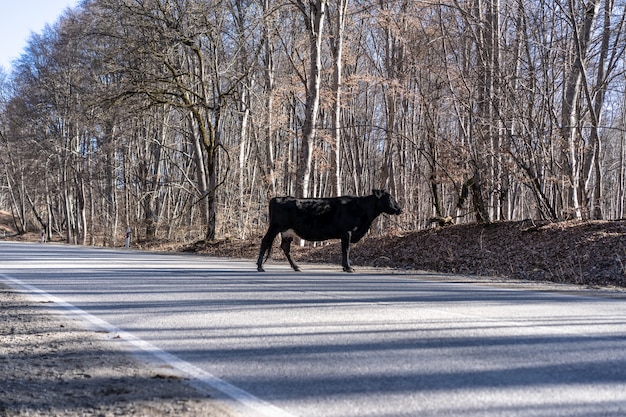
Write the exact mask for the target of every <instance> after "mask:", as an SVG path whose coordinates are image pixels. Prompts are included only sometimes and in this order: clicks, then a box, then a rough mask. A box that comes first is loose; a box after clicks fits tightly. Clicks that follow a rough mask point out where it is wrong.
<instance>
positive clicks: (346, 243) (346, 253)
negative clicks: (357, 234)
mask: <svg viewBox="0 0 626 417" xmlns="http://www.w3.org/2000/svg"><path fill="white" fill-rule="evenodd" d="M351 237H352V235H351V233H349V232H348V233H347V234H346V235H345V236H342V237H341V265H342V266H343V270H344V271H345V272H354V269H353V268H352V266H350V238H351Z"/></svg>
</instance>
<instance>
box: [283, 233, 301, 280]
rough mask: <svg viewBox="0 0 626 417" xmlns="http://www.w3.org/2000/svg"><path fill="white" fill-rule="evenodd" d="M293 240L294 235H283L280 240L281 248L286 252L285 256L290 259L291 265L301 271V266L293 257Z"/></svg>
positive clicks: (295, 269)
mask: <svg viewBox="0 0 626 417" xmlns="http://www.w3.org/2000/svg"><path fill="white" fill-rule="evenodd" d="M292 241H293V237H291V236H283V237H282V240H281V242H280V248H281V249H282V250H283V252H285V256H286V257H287V260H288V261H289V265H291V267H292V268H293V270H294V271H296V272H300V267H299V266H298V265H296V263H295V262H294V261H293V260H292V259H291V254H290V253H291V242H292Z"/></svg>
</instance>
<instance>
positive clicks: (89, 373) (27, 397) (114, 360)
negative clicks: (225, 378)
mask: <svg viewBox="0 0 626 417" xmlns="http://www.w3.org/2000/svg"><path fill="white" fill-rule="evenodd" d="M0 306H1V308H0V375H2V377H1V381H2V382H1V383H0V416H2V417H17V416H20V417H22V416H29V417H32V416H36V417H39V416H41V417H44V416H45V417H49V416H53V417H57V416H58V417H87V416H94V417H113V416H137V417H140V416H141V417H144V416H145V417H161V416H181V417H196V416H197V417H230V416H231V414H230V413H229V411H228V409H227V407H225V406H224V405H223V404H221V403H220V402H219V401H217V400H215V399H212V398H207V397H206V396H204V395H202V394H201V393H199V392H198V391H197V390H195V389H194V388H192V387H191V386H190V385H188V384H187V383H186V382H185V381H184V380H182V379H180V378H179V377H177V376H176V375H175V374H174V373H173V372H170V371H169V370H168V369H165V368H164V369H155V368H154V367H153V366H147V365H146V364H144V363H142V362H141V361H139V360H138V359H135V358H134V357H132V356H130V355H129V354H128V353H126V352H124V351H122V350H119V349H117V348H115V346H113V345H112V343H111V342H107V341H106V340H105V339H106V338H107V337H109V338H110V337H112V336H111V335H105V334H99V333H96V332H94V331H89V330H85V329H84V328H83V327H82V326H81V325H79V324H78V323H77V322H75V321H73V320H72V319H70V318H67V317H64V316H60V315H57V314H52V313H51V311H50V310H49V309H47V308H46V305H45V304H37V303H36V302H33V301H32V300H31V299H28V298H26V297H25V296H24V295H22V294H20V293H18V292H16V291H15V290H12V289H9V288H7V287H6V286H4V285H2V284H0Z"/></svg>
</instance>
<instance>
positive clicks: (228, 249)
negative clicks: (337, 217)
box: [0, 213, 626, 417]
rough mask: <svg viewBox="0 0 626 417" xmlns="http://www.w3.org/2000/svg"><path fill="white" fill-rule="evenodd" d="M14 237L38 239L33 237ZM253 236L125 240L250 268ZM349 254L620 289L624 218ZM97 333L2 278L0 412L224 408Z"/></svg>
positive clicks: (310, 259) (331, 256)
mask: <svg viewBox="0 0 626 417" xmlns="http://www.w3.org/2000/svg"><path fill="white" fill-rule="evenodd" d="M1 214H2V213H0V238H3V237H4V236H3V233H4V232H6V233H7V234H8V235H11V233H12V227H11V225H10V224H8V223H7V222H6V219H7V218H8V216H6V213H4V214H5V215H4V216H2V215H1ZM3 219H5V221H4V222H3V221H2V220H3ZM4 238H6V237H4ZM13 238H14V239H17V240H25V241H38V239H39V236H38V234H36V233H31V234H27V235H24V236H16V237H13ZM260 238H261V236H256V237H254V238H251V239H249V240H246V241H241V240H237V239H222V240H219V241H215V242H196V243H194V244H187V245H183V244H170V243H167V242H149V243H145V242H143V243H138V242H135V243H134V245H133V246H134V247H136V248H141V249H147V250H159V251H184V252H194V253H198V254H206V255H213V256H220V257H234V258H244V259H250V263H251V268H253V267H254V262H255V258H256V256H257V254H258V249H259V247H258V245H259V242H260ZM278 244H279V239H276V242H275V243H274V248H273V260H270V262H275V263H286V260H285V258H284V255H283V254H282V252H281V251H280V248H279V247H278ZM292 250H293V256H294V258H295V260H296V261H297V262H302V263H305V262H307V263H316V262H319V263H326V264H331V265H332V264H335V265H337V268H338V269H340V266H339V262H340V247H339V243H338V242H331V243H330V244H323V245H316V246H315V247H312V246H311V245H307V246H305V247H299V246H297V245H294V247H293V249H292ZM351 258H352V261H353V265H354V266H355V267H356V268H358V267H359V266H361V267H371V266H374V267H385V268H393V269H399V270H411V269H416V270H426V271H436V272H443V273H452V274H468V275H472V276H474V277H477V279H480V277H494V276H495V277H499V278H498V279H499V280H501V281H502V282H509V283H511V282H519V281H525V282H528V281H531V282H533V283H537V284H538V285H541V284H540V283H542V282H552V283H566V284H575V286H576V288H603V289H613V290H615V291H617V292H619V293H620V294H621V295H620V296H623V294H624V291H625V290H626V221H598V222H563V223H536V222H530V221H522V222H503V223H495V224H491V225H475V224H474V225H457V226H447V227H443V228H433V229H428V230H423V231H418V232H414V233H409V234H399V233H397V234H395V235H390V236H385V237H373V236H370V237H366V238H365V239H363V240H362V241H361V242H359V243H358V244H356V245H354V246H353V250H352V256H351ZM309 268H312V266H309ZM105 337H106V335H103V334H98V333H96V332H93V331H88V330H85V329H83V328H82V327H81V326H80V325H79V324H78V323H76V322H73V321H72V320H71V319H69V318H66V317H63V316H59V315H55V314H51V313H50V310H49V309H47V308H46V306H45V305H38V304H37V303H35V302H33V301H32V300H30V299H28V298H26V297H25V296H23V295H22V294H20V293H18V292H16V291H13V290H11V289H8V288H7V287H5V286H2V284H0V375H2V383H1V384H0V416H3V417H14V416H20V417H21V416H59V417H61V416H64V417H79V416H98V417H100V416H102V417H109V416H150V417H153V416H154V417H159V416H182V417H185V416H198V417H204V416H207V417H209V416H210V417H213V416H219V417H226V416H229V410H228V409H227V408H226V407H225V406H224V405H223V404H221V403H220V402H218V401H216V400H214V399H211V398H207V397H205V396H203V395H202V394H200V393H198V392H197V391H196V390H194V389H193V388H191V387H190V386H189V385H187V384H186V383H185V381H184V380H181V379H179V378H176V377H174V376H172V374H170V373H167V370H154V368H152V367H150V366H146V364H144V363H142V362H140V361H139V360H136V359H134V358H133V357H130V356H128V355H127V354H126V353H124V352H122V351H119V350H116V349H113V348H111V346H110V343H106V340H105V339H104V338H105ZM109 337H110V336H109Z"/></svg>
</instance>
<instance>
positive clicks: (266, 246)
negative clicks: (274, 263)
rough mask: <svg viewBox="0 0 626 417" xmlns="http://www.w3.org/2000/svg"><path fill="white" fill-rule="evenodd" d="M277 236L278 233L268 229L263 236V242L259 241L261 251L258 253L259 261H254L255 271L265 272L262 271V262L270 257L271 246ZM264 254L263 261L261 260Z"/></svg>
mask: <svg viewBox="0 0 626 417" xmlns="http://www.w3.org/2000/svg"><path fill="white" fill-rule="evenodd" d="M277 234H278V231H276V230H274V229H272V228H271V227H270V228H269V230H268V231H267V233H266V234H265V236H263V240H261V250H260V251H259V259H257V261H256V269H257V271H259V272H265V270H264V269H263V262H265V261H267V258H269V257H270V254H271V253H272V244H273V243H274V239H275V238H276V235H277ZM266 252H267V256H265V259H263V255H265V253H266Z"/></svg>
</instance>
